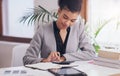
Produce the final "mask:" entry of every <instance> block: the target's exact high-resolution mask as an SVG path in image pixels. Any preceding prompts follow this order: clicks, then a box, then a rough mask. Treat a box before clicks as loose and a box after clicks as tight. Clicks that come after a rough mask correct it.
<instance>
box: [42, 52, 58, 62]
mask: <svg viewBox="0 0 120 76" xmlns="http://www.w3.org/2000/svg"><path fill="white" fill-rule="evenodd" d="M53 61H60V53H59V52H51V53H50V54H49V56H48V57H47V58H45V59H43V60H42V61H41V62H53Z"/></svg>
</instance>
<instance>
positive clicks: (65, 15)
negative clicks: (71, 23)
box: [64, 14, 77, 20]
mask: <svg viewBox="0 0 120 76" xmlns="http://www.w3.org/2000/svg"><path fill="white" fill-rule="evenodd" d="M64 16H65V17H67V18H69V17H68V16H67V15H66V14H64ZM71 20H77V19H71Z"/></svg>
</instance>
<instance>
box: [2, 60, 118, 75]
mask: <svg viewBox="0 0 120 76" xmlns="http://www.w3.org/2000/svg"><path fill="white" fill-rule="evenodd" d="M75 64H79V66H78V67H75V68H76V69H79V70H81V71H83V72H85V73H87V74H88V76H110V75H111V74H117V73H120V69H114V68H108V67H103V66H98V65H94V64H92V63H88V62H86V61H77V62H75ZM6 70H8V71H9V70H11V72H10V73H9V74H5V71H6ZM15 70H19V73H17V74H12V73H13V71H15ZM23 70H25V71H26V72H27V73H26V74H21V71H23ZM0 76H54V75H53V74H51V73H49V72H47V71H41V70H35V69H30V68H26V67H24V66H21V67H10V68H1V69H0Z"/></svg>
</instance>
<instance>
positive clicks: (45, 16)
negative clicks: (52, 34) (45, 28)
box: [20, 5, 58, 25]
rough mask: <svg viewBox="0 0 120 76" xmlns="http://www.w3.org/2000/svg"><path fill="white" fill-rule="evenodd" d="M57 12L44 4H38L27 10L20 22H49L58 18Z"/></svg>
mask: <svg viewBox="0 0 120 76" xmlns="http://www.w3.org/2000/svg"><path fill="white" fill-rule="evenodd" d="M57 16H58V15H57V12H55V11H51V12H49V11H48V10H46V9H45V8H44V7H42V6H40V5H39V6H38V7H35V8H33V9H32V10H30V11H29V12H27V13H26V14H25V15H24V16H23V17H22V18H21V19H20V22H23V23H27V24H28V25H29V24H33V23H36V22H37V23H39V22H42V23H48V22H50V21H51V20H55V19H57Z"/></svg>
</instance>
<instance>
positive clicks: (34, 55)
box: [23, 26, 43, 65]
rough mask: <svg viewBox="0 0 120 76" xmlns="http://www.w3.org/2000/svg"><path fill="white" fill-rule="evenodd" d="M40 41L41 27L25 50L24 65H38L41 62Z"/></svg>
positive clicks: (41, 36)
mask: <svg viewBox="0 0 120 76" xmlns="http://www.w3.org/2000/svg"><path fill="white" fill-rule="evenodd" d="M42 39H43V28H42V26H41V27H39V29H38V31H37V32H36V33H35V35H34V37H33V39H32V40H31V42H30V46H29V48H28V49H27V51H26V54H25V56H24V57H23V63H24V65H26V64H34V63H38V62H40V61H41V60H42V58H39V55H40V51H41V50H40V49H41V45H42V44H41V43H42Z"/></svg>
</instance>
